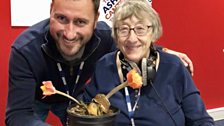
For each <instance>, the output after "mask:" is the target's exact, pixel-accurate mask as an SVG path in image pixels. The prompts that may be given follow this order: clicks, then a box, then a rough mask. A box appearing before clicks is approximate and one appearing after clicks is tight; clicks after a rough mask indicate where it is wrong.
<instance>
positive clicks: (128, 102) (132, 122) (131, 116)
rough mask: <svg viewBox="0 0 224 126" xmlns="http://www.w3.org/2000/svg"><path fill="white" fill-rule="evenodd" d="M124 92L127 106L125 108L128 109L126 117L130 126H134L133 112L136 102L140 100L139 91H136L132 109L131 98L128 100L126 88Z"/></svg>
mask: <svg viewBox="0 0 224 126" xmlns="http://www.w3.org/2000/svg"><path fill="white" fill-rule="evenodd" d="M124 90H125V99H126V104H127V108H128V115H129V118H130V119H131V125H132V126H135V121H134V112H135V109H136V106H137V104H138V101H139V99H140V94H141V89H139V90H138V95H137V99H136V100H135V104H134V106H133V108H132V106H131V98H130V95H129V91H128V88H127V87H125V88H124Z"/></svg>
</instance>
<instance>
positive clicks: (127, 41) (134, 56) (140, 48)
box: [116, 16, 153, 63]
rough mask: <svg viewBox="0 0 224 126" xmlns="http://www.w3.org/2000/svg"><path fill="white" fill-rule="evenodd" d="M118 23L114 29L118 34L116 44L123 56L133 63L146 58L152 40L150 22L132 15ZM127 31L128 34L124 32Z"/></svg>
mask: <svg viewBox="0 0 224 126" xmlns="http://www.w3.org/2000/svg"><path fill="white" fill-rule="evenodd" d="M118 24H119V25H118V29H117V31H116V32H117V33H116V34H117V35H118V37H117V45H118V48H119V49H120V51H121V52H122V53H123V54H124V56H125V58H127V59H128V60H131V61H133V62H135V63H139V61H141V59H142V58H144V57H146V58H147V57H148V56H149V53H150V49H149V47H150V45H151V41H152V28H153V27H152V23H151V22H150V21H149V20H144V21H142V20H139V19H138V18H137V17H135V16H132V17H130V18H127V19H125V20H123V21H121V22H119V23H118ZM133 28H134V29H135V30H133ZM130 29H131V30H130ZM129 30H130V31H129ZM127 31H129V34H125V33H127ZM136 32H137V34H138V35H137V34H136Z"/></svg>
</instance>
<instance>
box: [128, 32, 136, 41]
mask: <svg viewBox="0 0 224 126" xmlns="http://www.w3.org/2000/svg"><path fill="white" fill-rule="evenodd" d="M128 40H129V41H130V42H136V41H137V40H138V36H137V35H136V34H135V31H134V30H130V33H129V36H128Z"/></svg>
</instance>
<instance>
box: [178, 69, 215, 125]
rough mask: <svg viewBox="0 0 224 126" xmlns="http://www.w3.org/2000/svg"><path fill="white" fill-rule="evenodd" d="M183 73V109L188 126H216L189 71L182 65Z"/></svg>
mask: <svg viewBox="0 0 224 126" xmlns="http://www.w3.org/2000/svg"><path fill="white" fill-rule="evenodd" d="M181 66H182V68H181V71H182V72H181V73H183V76H182V77H183V80H184V81H183V87H182V88H183V89H182V90H180V91H181V92H182V102H181V103H182V109H183V111H184V114H185V119H186V126H214V121H213V119H212V117H210V116H209V115H208V113H207V111H206V107H205V104H204V102H203V100H202V98H201V96H200V92H199V90H198V89H197V87H196V85H195V84H194V82H193V79H192V77H191V75H190V74H189V72H188V71H187V69H185V67H184V66H183V65H181Z"/></svg>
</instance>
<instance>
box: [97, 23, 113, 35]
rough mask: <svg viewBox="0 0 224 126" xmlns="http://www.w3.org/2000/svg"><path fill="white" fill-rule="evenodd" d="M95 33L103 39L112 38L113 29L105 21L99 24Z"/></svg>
mask: <svg viewBox="0 0 224 126" xmlns="http://www.w3.org/2000/svg"><path fill="white" fill-rule="evenodd" d="M94 32H95V33H96V34H97V35H98V36H99V37H101V38H102V37H103V38H110V39H112V37H111V27H110V26H109V25H108V24H107V23H106V22H104V21H99V22H97V25H96V28H95V30H94Z"/></svg>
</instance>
